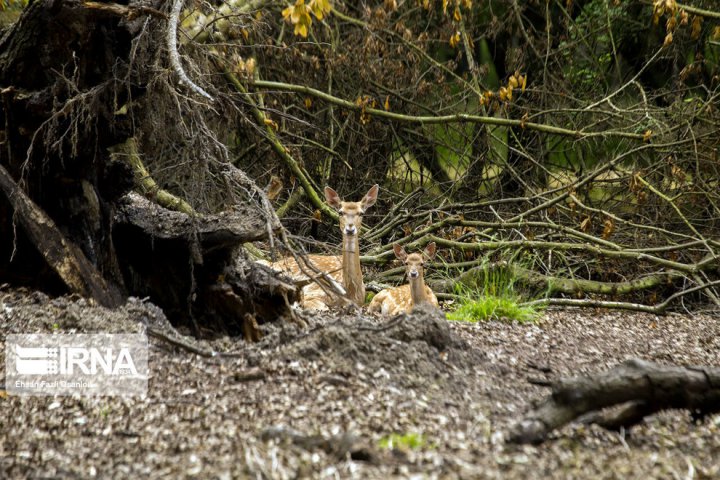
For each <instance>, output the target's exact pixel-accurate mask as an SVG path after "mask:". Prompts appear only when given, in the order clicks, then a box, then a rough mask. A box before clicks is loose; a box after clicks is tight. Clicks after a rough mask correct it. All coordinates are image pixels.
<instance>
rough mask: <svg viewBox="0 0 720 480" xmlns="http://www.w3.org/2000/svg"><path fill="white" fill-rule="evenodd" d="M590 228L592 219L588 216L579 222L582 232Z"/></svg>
mask: <svg viewBox="0 0 720 480" xmlns="http://www.w3.org/2000/svg"><path fill="white" fill-rule="evenodd" d="M591 228H592V220H591V219H590V217H585V220H583V221H582V222H581V223H580V230H582V231H583V232H584V233H587V232H588V231H590V229H591Z"/></svg>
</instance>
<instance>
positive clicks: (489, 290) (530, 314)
mask: <svg viewBox="0 0 720 480" xmlns="http://www.w3.org/2000/svg"><path fill="white" fill-rule="evenodd" d="M476 280H477V281H476V282H474V284H473V285H465V284H461V283H458V284H456V286H455V294H456V295H458V297H459V298H460V301H459V306H458V307H457V309H456V310H455V311H452V312H449V313H448V314H447V318H448V320H455V321H465V322H479V321H487V320H503V319H506V320H511V321H512V320H515V321H518V322H520V323H527V322H534V321H536V320H537V319H538V317H539V316H540V313H541V311H542V309H540V308H538V307H536V306H527V305H522V303H523V300H524V299H523V298H522V296H521V295H520V294H519V293H517V291H516V290H515V279H514V278H513V277H512V276H511V274H510V269H504V268H489V266H488V265H485V266H484V268H483V269H482V274H481V275H479V276H476Z"/></svg>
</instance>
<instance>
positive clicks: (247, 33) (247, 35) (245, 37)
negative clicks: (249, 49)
mask: <svg viewBox="0 0 720 480" xmlns="http://www.w3.org/2000/svg"><path fill="white" fill-rule="evenodd" d="M240 32H242V36H243V38H244V39H245V40H246V41H247V40H248V39H249V38H250V32H248V31H247V29H246V28H243V29H242V30H240Z"/></svg>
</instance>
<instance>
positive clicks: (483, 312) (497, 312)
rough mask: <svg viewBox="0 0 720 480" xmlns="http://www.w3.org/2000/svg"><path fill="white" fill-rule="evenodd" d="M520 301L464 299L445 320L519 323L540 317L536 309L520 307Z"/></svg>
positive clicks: (486, 296) (496, 298)
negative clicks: (510, 321)
mask: <svg viewBox="0 0 720 480" xmlns="http://www.w3.org/2000/svg"><path fill="white" fill-rule="evenodd" d="M521 301H522V300H521V299H520V298H519V297H515V298H512V297H508V296H503V297H498V296H495V295H484V296H479V297H477V298H465V299H463V300H462V303H461V304H460V306H459V307H458V308H457V309H456V310H455V311H453V312H449V313H448V314H447V318H448V320H455V321H464V322H473V323H474V322H480V321H486V320H503V319H505V320H516V321H518V322H520V323H527V322H534V321H536V320H537V319H538V317H539V316H540V310H539V309H538V308H537V307H533V306H523V305H520V302H521Z"/></svg>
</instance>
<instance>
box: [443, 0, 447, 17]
mask: <svg viewBox="0 0 720 480" xmlns="http://www.w3.org/2000/svg"><path fill="white" fill-rule="evenodd" d="M447 5H448V0H442V6H443V15H447Z"/></svg>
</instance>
